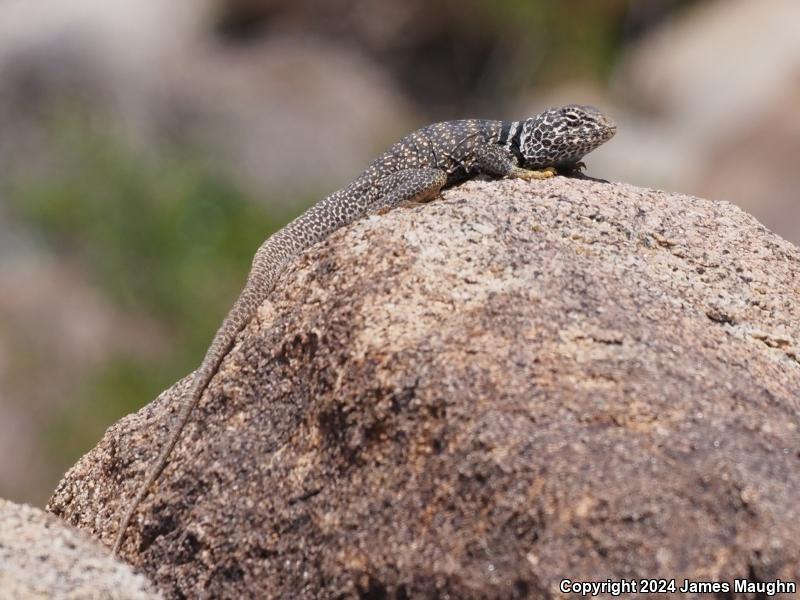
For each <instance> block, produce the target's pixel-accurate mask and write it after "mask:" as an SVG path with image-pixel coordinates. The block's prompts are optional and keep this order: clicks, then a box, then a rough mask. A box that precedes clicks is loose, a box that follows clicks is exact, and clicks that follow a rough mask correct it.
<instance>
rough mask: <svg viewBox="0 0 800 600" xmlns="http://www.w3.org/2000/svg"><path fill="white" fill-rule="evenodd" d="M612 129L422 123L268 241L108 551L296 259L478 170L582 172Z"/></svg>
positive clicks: (497, 173) (550, 121) (598, 123)
mask: <svg viewBox="0 0 800 600" xmlns="http://www.w3.org/2000/svg"><path fill="white" fill-rule="evenodd" d="M615 132H616V125H615V124H614V122H613V121H612V120H611V119H610V118H609V117H607V116H606V115H604V114H603V113H602V112H600V111H599V110H598V109H596V108H594V107H592V106H582V105H577V104H570V105H567V106H563V107H558V108H551V109H548V110H545V111H544V112H542V113H540V114H538V115H536V116H533V117H530V118H527V119H525V120H522V121H499V120H484V119H464V120H457V121H444V122H441V123H435V124H433V125H428V126H426V127H423V128H422V129H419V130H417V131H415V132H413V133H411V134H409V135H407V136H406V137H404V138H403V139H401V140H400V141H398V142H396V143H395V144H394V145H392V146H391V147H390V148H389V149H388V150H387V151H386V152H384V153H383V154H381V155H380V156H379V157H378V158H376V159H375V160H374V161H373V162H372V163H371V164H370V165H369V166H368V167H367V168H366V170H364V171H363V172H362V173H361V174H360V175H359V176H358V177H356V178H355V179H354V180H353V181H352V182H351V183H349V184H348V185H347V186H345V187H344V188H342V189H340V190H338V191H336V192H334V193H332V194H331V195H329V196H327V197H325V198H323V199H322V200H320V201H319V202H317V203H316V204H315V205H313V206H312V207H311V208H309V209H308V210H307V211H306V212H304V213H303V214H301V215H300V216H299V217H297V218H296V219H294V220H293V221H291V222H290V223H289V224H288V225H286V226H285V227H283V228H282V229H280V230H279V231H277V232H276V233H274V234H273V235H272V236H270V237H269V238H267V240H266V241H264V242H263V244H262V245H261V246H260V247H259V248H258V250H257V251H256V253H255V256H254V258H253V262H252V266H251V268H250V272H249V274H248V276H247V281H246V283H245V285H244V288H243V289H242V292H241V293H240V295H239V297H238V298H237V299H236V301H235V302H234V304H233V307H232V308H231V309H230V312H229V313H228V314H227V316H226V317H225V319H224V321H223V322H222V325H221V326H220V327H219V330H218V331H217V332H216V334H215V335H214V338H213V340H212V342H211V345H210V346H209V348H208V350H207V352H206V354H205V357H204V358H203V362H202V363H201V364H200V367H199V368H198V369H197V370H196V371H195V372H194V373H193V374H192V375H190V376H188V377H187V378H185V380H184V381H183V382H182V383H181V385H179V386H178V388H177V393H176V395H178V396H179V397H180V401H181V402H182V406H181V407H180V411H179V414H178V418H177V422H176V423H175V424H174V425H173V426H172V429H171V430H170V432H169V434H168V438H167V440H166V443H165V444H164V445H163V446H162V448H161V451H160V452H159V454H158V456H157V458H156V461H155V463H154V464H153V465H152V467H151V469H150V471H149V473H148V474H147V477H146V478H145V480H144V483H143V484H142V485H141V486H140V487H139V488H138V492H137V494H136V496H135V497H134V499H133V502H131V504H130V505H129V506H128V509H127V511H126V512H125V513H124V516H123V517H122V520H121V521H120V525H119V529H118V531H117V537H116V540H115V543H114V546H113V549H112V553H113V554H114V555H116V554H118V552H119V550H120V547H121V546H122V542H123V540H124V537H125V531H126V530H127V528H128V526H129V525H130V522H131V519H132V518H133V515H134V513H135V511H136V509H137V508H138V506H139V504H140V503H141V502H142V501H143V500H144V498H145V497H146V495H147V493H148V490H149V489H150V487H152V486H153V485H154V484H155V482H156V480H157V479H158V477H159V475H160V474H161V472H162V471H163V470H164V468H165V467H166V465H167V462H168V460H169V457H170V454H171V452H172V450H173V449H174V447H175V445H176V444H177V443H178V440H179V439H180V435H181V432H182V431H183V429H184V426H185V425H186V423H187V422H188V420H189V417H190V415H191V413H192V410H193V409H194V407H195V406H196V405H197V403H198V402H199V400H200V398H201V396H202V394H203V392H204V391H205V389H206V387H207V386H208V384H209V382H210V381H211V380H212V378H213V377H214V375H215V374H216V372H217V370H218V369H219V367H220V364H221V363H222V361H223V359H224V358H225V356H226V355H227V354H228V353H229V352H230V350H231V349H232V347H233V345H234V343H235V341H236V338H237V336H238V334H239V333H240V332H241V331H242V329H244V327H245V326H246V325H247V323H248V322H249V321H250V320H251V318H252V316H253V315H254V314H255V312H256V310H257V309H258V307H259V306H260V305H261V303H262V302H263V301H264V300H265V299H266V298H267V297H268V295H269V294H270V292H271V291H272V289H273V287H274V285H275V282H276V280H277V278H278V276H279V275H280V274H281V272H282V271H283V269H284V268H285V267H286V266H287V264H288V263H289V262H290V261H291V260H292V259H293V258H294V257H295V256H297V255H299V254H300V253H302V252H303V251H304V250H305V249H307V248H309V247H310V246H312V245H313V244H315V243H317V242H319V241H321V240H323V239H324V238H326V237H327V236H328V235H329V234H331V233H332V232H333V231H335V230H337V229H339V228H340V227H343V226H345V225H347V224H349V223H351V222H352V221H355V220H356V219H359V218H361V217H363V216H365V215H368V214H373V213H381V214H382V213H383V212H386V211H388V210H391V209H392V208H395V207H397V206H399V205H403V204H410V203H421V202H426V201H429V200H432V199H434V198H435V197H436V196H438V195H439V193H440V191H441V190H442V189H445V188H449V187H452V186H454V185H457V184H459V183H462V182H464V181H466V180H468V179H471V178H474V177H477V176H486V177H489V178H503V177H506V178H518V179H524V180H534V179H546V178H548V177H552V176H553V175H555V174H556V173H558V172H572V171H575V170H579V169H581V168H582V167H583V166H584V165H583V163H582V162H580V161H581V159H582V158H583V157H584V156H585V155H586V154H587V153H589V152H591V151H592V150H594V149H595V148H597V147H598V146H600V145H601V144H603V143H605V142H606V141H608V140H609V139H610V138H611V137H612V136H613V135H614V133H615Z"/></svg>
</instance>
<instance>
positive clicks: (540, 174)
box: [511, 167, 556, 181]
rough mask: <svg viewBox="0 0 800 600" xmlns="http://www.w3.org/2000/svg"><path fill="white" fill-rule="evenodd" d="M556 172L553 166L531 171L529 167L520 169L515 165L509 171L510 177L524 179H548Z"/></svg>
mask: <svg viewBox="0 0 800 600" xmlns="http://www.w3.org/2000/svg"><path fill="white" fill-rule="evenodd" d="M555 174H556V169H555V167H547V168H546V169H541V170H537V171H532V170H529V169H520V168H519V167H516V168H515V169H514V170H513V171H512V172H511V177H513V178H517V179H524V180H525V181H533V180H534V179H549V178H550V177H553V176H554V175H555Z"/></svg>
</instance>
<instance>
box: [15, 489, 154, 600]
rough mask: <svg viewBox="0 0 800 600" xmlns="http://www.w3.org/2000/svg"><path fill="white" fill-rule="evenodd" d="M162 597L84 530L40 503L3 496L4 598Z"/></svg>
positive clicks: (119, 599) (148, 599)
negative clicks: (36, 505)
mask: <svg viewBox="0 0 800 600" xmlns="http://www.w3.org/2000/svg"><path fill="white" fill-rule="evenodd" d="M160 597H161V596H160V595H159V594H158V593H157V592H156V591H155V590H154V589H153V586H152V585H151V584H150V583H149V582H148V581H147V580H146V579H145V578H144V577H142V576H141V575H136V574H134V573H133V571H132V570H131V568H130V567H129V566H127V565H125V564H122V563H119V562H117V561H115V560H114V559H112V558H111V555H110V554H109V552H108V551H107V550H105V549H104V548H102V547H100V546H99V544H97V542H95V541H93V540H91V539H90V538H89V537H88V536H87V535H86V534H84V533H83V532H80V531H75V530H74V529H72V528H70V527H67V526H66V525H64V523H63V522H62V521H60V520H59V519H56V518H55V517H53V516H52V515H48V514H46V513H44V512H42V511H40V510H39V509H36V508H33V507H31V506H27V505H24V504H14V503H13V502H9V501H7V500H3V499H0V599H13V600H28V599H30V600H34V599H36V600H38V599H42V600H44V599H47V600H61V599H70V600H77V599H79V598H80V599H81V600H94V599H96V600H100V599H103V600H106V599H108V600H111V599H114V600H153V599H156V598H160Z"/></svg>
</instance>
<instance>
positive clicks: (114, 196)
mask: <svg viewBox="0 0 800 600" xmlns="http://www.w3.org/2000/svg"><path fill="white" fill-rule="evenodd" d="M51 135H52V140H51V150H52V152H51V156H48V157H47V160H46V161H45V162H46V163H48V164H47V166H45V167H41V168H38V169H36V170H35V171H29V172H28V173H27V174H26V175H24V176H17V177H15V179H14V182H13V184H12V185H11V186H10V188H9V192H10V193H9V200H10V203H11V206H12V209H13V210H14V212H15V213H16V214H17V215H18V217H20V218H21V219H23V220H24V221H25V222H27V223H28V224H29V225H31V226H33V227H34V228H36V229H38V230H39V231H41V232H42V234H43V238H44V239H46V240H47V242H48V243H49V244H52V245H53V246H55V247H56V249H57V251H58V252H60V253H63V254H66V255H67V256H71V257H74V258H76V259H77V260H78V261H79V262H80V263H81V264H84V265H86V266H87V267H88V269H89V272H90V275H91V276H92V277H93V278H94V280H95V283H96V284H97V286H98V287H99V288H100V289H103V290H104V291H105V292H106V293H107V294H108V295H109V296H110V297H111V298H112V299H113V300H114V301H115V302H116V303H117V304H118V305H120V306H121V307H122V310H123V311H124V312H127V313H130V314H138V315H147V316H148V317H150V318H155V319H156V320H157V321H158V322H160V323H162V325H163V328H164V330H165V331H166V336H165V337H167V339H168V342H169V344H168V348H167V349H166V350H161V349H159V351H157V352H153V355H145V356H109V357H108V360H107V361H106V363H105V365H104V366H103V368H102V369H100V370H99V372H97V373H96V374H95V376H94V377H93V378H92V379H91V380H90V381H89V382H87V383H86V385H85V387H84V389H81V390H80V391H79V394H78V396H79V397H78V398H75V399H73V400H74V401H71V402H69V403H68V405H69V410H68V411H65V412H64V413H63V414H62V415H57V416H56V417H55V418H54V420H53V423H52V427H51V431H50V435H48V440H49V443H51V444H52V445H53V450H54V455H55V456H64V455H66V457H67V459H68V460H72V459H73V458H74V457H75V456H77V455H78V454H79V453H81V452H83V451H85V450H86V449H88V448H89V447H90V446H91V444H92V443H94V442H95V441H96V440H97V439H98V438H99V437H100V435H101V433H102V431H103V429H104V428H105V427H106V426H107V425H108V424H109V423H112V422H113V421H114V420H116V419H117V418H119V416H120V415H122V414H125V413H127V412H130V411H132V410H135V409H137V408H139V407H141V406H143V405H144V404H146V403H147V402H149V401H150V400H152V399H153V398H154V397H155V396H156V395H157V394H158V392H160V391H161V390H162V389H164V388H165V387H167V386H169V385H171V384H172V383H173V382H174V381H176V380H177V379H178V378H180V377H182V376H183V375H185V374H187V373H188V372H190V371H191V370H192V369H194V368H195V367H196V366H197V365H198V364H199V362H200V360H201V359H202V356H203V353H204V352H205V349H206V347H207V345H208V343H209V341H210V339H211V337H212V336H213V333H214V331H215V330H216V328H217V326H218V325H219V323H220V322H221V320H222V318H223V317H224V315H225V312H226V311H227V309H228V308H229V307H230V305H231V303H232V302H233V300H234V298H235V296H236V294H237V293H238V291H239V290H240V289H241V286H242V285H243V283H244V279H245V276H246V273H247V270H248V268H249V266H250V260H251V258H252V255H253V252H254V251H255V249H256V248H257V247H258V245H259V244H260V243H261V241H263V240H264V239H265V238H266V237H267V236H268V235H269V234H270V233H271V232H273V231H274V230H275V229H277V228H278V227H280V226H281V225H282V224H283V223H284V222H286V221H287V220H289V218H290V217H291V216H292V215H290V214H289V213H288V211H286V210H283V211H281V213H280V214H276V213H275V212H274V211H271V212H268V211H267V210H266V208H265V206H266V203H260V202H258V201H255V200H254V199H252V198H248V197H247V196H246V194H245V193H244V192H242V190H241V189H239V188H238V187H237V186H236V185H234V184H233V183H232V182H231V181H230V180H229V179H227V178H226V177H224V176H223V175H221V174H220V173H218V172H215V171H214V170H213V169H211V168H209V167H208V166H207V165H205V164H204V163H203V162H202V161H199V160H198V159H196V158H194V157H192V156H191V155H189V154H188V153H183V154H180V153H179V154H172V155H169V156H164V155H160V156H157V157H154V156H152V155H151V156H148V157H145V156H143V155H141V154H139V153H137V152H135V151H133V150H132V149H130V148H129V147H127V146H126V145H125V144H124V143H122V142H121V141H119V140H118V139H115V138H114V137H113V136H110V135H107V134H100V133H98V132H97V131H96V130H93V129H90V128H87V127H85V126H84V125H83V124H81V122H80V120H77V119H59V120H58V121H57V122H56V124H55V125H53V127H52V131H51Z"/></svg>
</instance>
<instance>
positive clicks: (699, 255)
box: [48, 177, 800, 598]
mask: <svg viewBox="0 0 800 600" xmlns="http://www.w3.org/2000/svg"><path fill="white" fill-rule="evenodd" d="M798 307H800V250H798V248H796V247H794V246H793V245H791V244H790V243H788V242H786V241H784V240H782V239H780V238H779V237H777V236H775V235H773V234H771V233H770V232H769V231H768V230H767V229H765V228H764V227H763V226H762V225H760V224H759V223H758V222H757V221H756V220H755V219H753V218H752V217H751V216H749V215H747V214H746V213H744V212H742V211H741V210H739V209H737V208H735V207H734V206H732V205H730V204H727V203H717V202H710V201H707V200H703V199H700V198H693V197H689V196H683V195H680V194H670V193H665V192H659V191H654V190H645V189H639V188H635V187H632V186H628V185H623V184H608V183H602V182H596V181H590V180H579V179H566V178H562V177H558V178H554V179H553V180H549V181H543V182H532V183H525V182H518V181H500V182H471V183H468V184H465V185H463V186H461V187H459V188H456V189H454V190H451V191H448V192H446V193H445V194H444V197H443V198H442V199H439V200H437V201H435V202H433V203H431V204H428V205H425V206H419V207H414V208H408V209H398V210H395V211H392V212H390V213H388V214H386V215H383V216H380V217H377V216H376V217H370V218H367V219H363V220H361V221H359V222H358V223H356V224H354V225H352V226H350V227H347V228H345V229H343V230H341V231H339V232H337V233H335V234H334V235H333V236H331V237H330V238H329V239H328V240H327V241H325V242H323V243H320V244H318V245H316V246H315V247H314V248H312V249H311V250H309V251H308V252H306V253H305V254H304V255H303V256H302V257H301V258H299V259H298V260H296V261H294V263H293V264H292V266H291V267H290V268H289V269H288V270H287V272H286V273H285V274H284V276H283V277H282V278H281V279H280V281H279V284H278V286H277V288H276V289H275V291H274V292H273V294H272V295H271V297H270V299H269V301H268V302H266V303H264V305H263V306H262V307H261V309H260V311H259V313H258V315H257V317H256V318H255V319H254V320H253V321H252V322H251V323H250V325H249V326H248V327H247V329H246V330H245V331H244V332H243V334H242V336H241V337H240V340H239V342H238V344H237V345H236V346H235V348H234V350H233V351H232V352H231V353H230V355H229V356H228V358H227V359H226V360H225V362H224V364H223V366H222V369H221V371H220V373H219V374H218V376H217V377H216V378H215V379H214V380H213V382H212V384H211V386H210V388H209V390H208V392H207V393H206V395H205V396H204V397H203V399H202V401H201V403H200V406H199V407H198V409H197V410H196V411H195V413H194V416H193V418H192V421H191V423H190V424H189V426H188V427H187V429H186V430H185V432H184V435H183V439H182V441H181V443H180V444H179V445H178V447H177V448H176V450H175V452H174V454H173V456H172V460H171V462H170V464H169V465H168V467H167V469H166V470H165V472H164V473H163V475H162V476H161V479H160V480H159V482H158V483H157V485H156V486H155V488H154V490H152V492H151V494H150V495H149V496H148V497H147V499H146V500H145V502H144V503H143V504H142V506H141V507H140V510H139V512H138V513H137V515H136V518H135V519H134V523H133V525H132V527H131V528H130V530H129V531H128V537H127V539H126V543H125V544H124V546H123V549H122V555H123V557H124V558H125V559H127V560H129V561H130V562H131V563H133V564H134V565H136V566H137V567H139V568H141V569H142V570H143V571H144V572H145V573H146V574H147V575H148V576H149V577H150V578H151V579H152V580H153V581H154V582H156V583H157V585H158V586H159V588H160V589H161V590H162V591H163V593H164V594H165V595H167V596H169V597H175V598H177V597H182V595H183V594H188V595H190V596H191V595H193V594H196V593H197V590H202V595H203V596H204V597H269V598H296V597H302V598H329V597H356V596H360V597H375V598H384V597H387V598H406V597H407V598H420V597H439V598H515V597H516V598H523V597H531V598H538V597H552V596H557V595H558V586H559V583H560V581H561V580H562V579H563V578H567V577H568V578H570V579H573V580H576V581H583V580H596V579H600V580H605V579H606V578H611V579H619V578H626V579H630V578H637V577H663V578H676V579H677V580H678V582H679V583H681V582H682V578H684V577H686V578H694V579H702V580H720V581H732V580H733V579H734V578H749V579H750V580H754V581H755V580H758V581H771V580H774V579H778V578H780V579H782V580H784V581H787V580H794V581H798V580H799V579H800V564H798V562H797V557H798V556H800V504H798V502H797V498H798V496H800V460H798V459H800V452H799V449H800V431H798V426H799V425H800V414H798V407H800V392H798V390H800V308H798ZM177 408H178V403H177V402H172V403H169V402H168V401H167V396H166V395H162V396H161V397H160V398H159V400H158V401H156V402H154V403H151V404H150V405H148V406H147V407H145V408H143V409H142V410H140V411H139V412H138V413H137V414H135V415H131V416H129V417H126V418H125V419H123V420H121V421H120V422H119V423H117V424H116V425H114V426H112V427H111V428H110V429H109V430H108V432H107V434H106V435H105V437H104V438H103V439H102V440H101V442H100V443H99V444H98V445H97V447H96V448H95V449H94V450H92V451H91V452H90V453H88V454H87V455H86V456H84V457H83V458H82V459H81V460H80V461H79V462H78V463H77V464H76V465H75V466H74V467H73V468H72V469H71V470H70V471H69V472H68V473H67V474H66V476H65V478H64V480H63V481H62V482H61V484H60V485H59V486H58V489H57V490H56V491H55V493H54V495H53V497H52V499H51V501H50V503H49V505H48V509H49V510H50V511H52V512H54V513H55V514H57V515H59V516H61V517H62V518H63V519H65V520H66V521H67V522H69V523H71V524H74V525H76V526H78V527H80V528H82V529H86V530H88V531H90V532H91V533H92V534H93V535H94V536H96V537H97V538H99V539H100V540H102V541H103V542H104V543H105V544H107V545H108V544H110V543H111V542H112V541H113V538H114V536H115V534H116V531H117V526H118V523H119V518H120V516H121V514H122V513H123V511H124V509H125V508H126V507H127V506H128V503H129V502H130V500H131V498H132V497H133V495H134V494H135V493H136V490H137V489H138V486H139V485H141V483H142V481H143V479H144V476H145V472H146V471H147V470H148V469H149V467H150V466H151V464H152V462H153V460H154V459H155V456H156V454H157V452H158V450H159V447H160V445H161V444H162V443H163V441H164V439H165V437H166V432H167V429H168V428H169V427H170V426H171V425H172V423H173V422H174V420H175V414H176V411H177ZM686 597H692V595H691V594H688V595H687V596H686ZM698 597H699V596H698Z"/></svg>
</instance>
